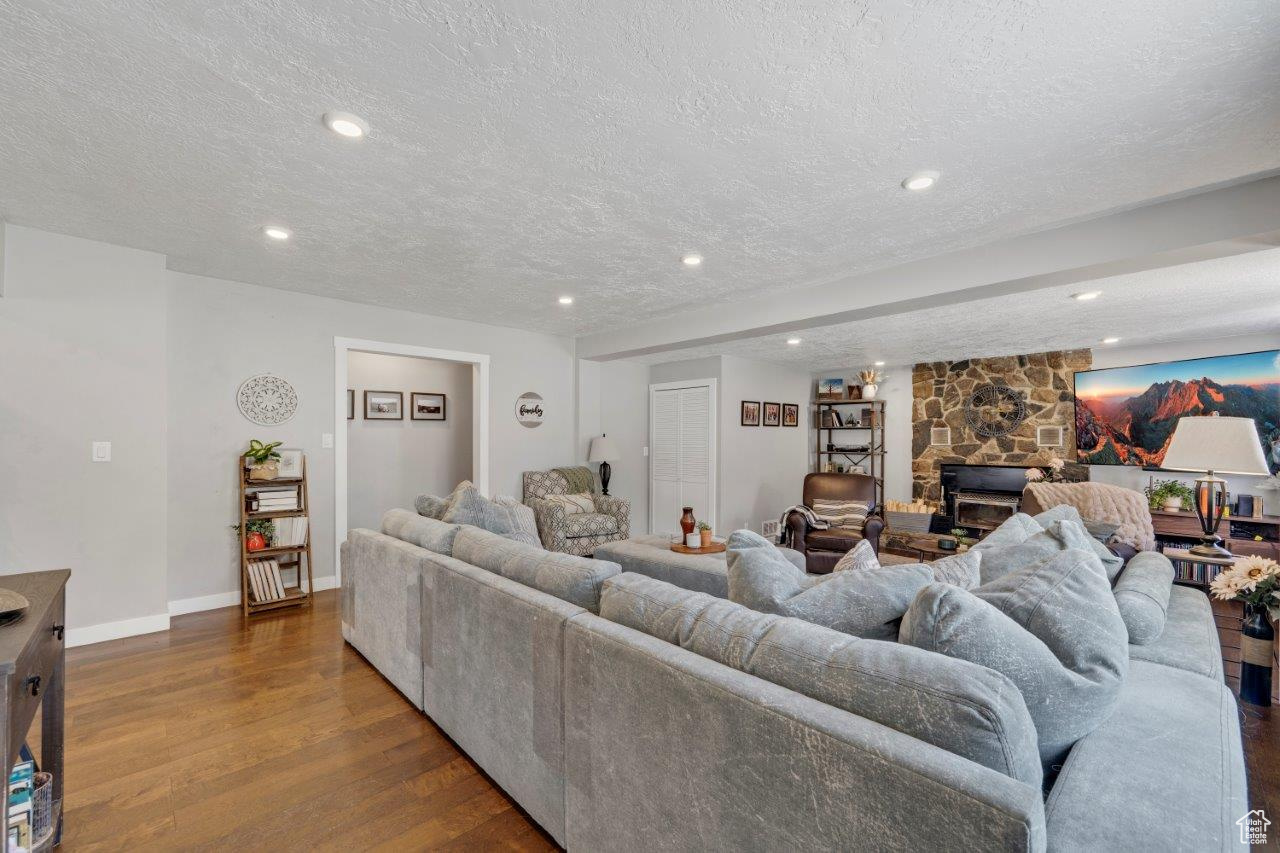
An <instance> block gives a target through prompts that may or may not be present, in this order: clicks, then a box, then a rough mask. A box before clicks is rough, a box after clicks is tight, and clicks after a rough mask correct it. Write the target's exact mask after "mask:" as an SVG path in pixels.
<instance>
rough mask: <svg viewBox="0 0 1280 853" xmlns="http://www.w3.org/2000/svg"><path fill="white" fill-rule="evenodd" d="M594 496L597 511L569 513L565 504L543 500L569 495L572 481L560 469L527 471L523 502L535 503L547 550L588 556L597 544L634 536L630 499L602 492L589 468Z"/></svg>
mask: <svg viewBox="0 0 1280 853" xmlns="http://www.w3.org/2000/svg"><path fill="white" fill-rule="evenodd" d="M583 470H584V471H586V472H587V473H588V474H590V475H591V497H592V500H593V502H594V503H595V505H596V511H595V512H584V513H577V514H572V515H571V514H568V513H566V512H565V510H564V507H563V506H560V505H559V504H553V503H551V502H550V501H546V500H543V498H545V497H547V496H548V495H567V494H571V492H570V491H569V481H568V480H566V479H565V478H564V476H563V475H561V474H560V473H559V472H558V471H525V472H524V502H525V503H526V504H528V505H529V506H531V507H533V512H534V515H535V516H537V519H538V536H539V538H541V539H542V547H544V548H546V549H547V550H548V551H559V552H560V553H563V554H575V555H577V556H579V557H589V556H590V555H591V552H592V551H594V550H595V549H596V546H597V545H603V544H604V543H606V542H614V541H617V540H619V539H627V538H628V537H630V536H631V502H630V501H628V500H625V499H623V498H615V497H612V496H611V495H602V494H600V483H599V481H598V480H596V478H595V475H594V474H593V473H591V471H590V469H589V468H586V467H585V466H583Z"/></svg>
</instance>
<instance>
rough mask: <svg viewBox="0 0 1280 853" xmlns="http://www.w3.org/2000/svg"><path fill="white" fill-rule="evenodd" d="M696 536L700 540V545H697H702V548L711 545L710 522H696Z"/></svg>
mask: <svg viewBox="0 0 1280 853" xmlns="http://www.w3.org/2000/svg"><path fill="white" fill-rule="evenodd" d="M698 538H699V540H700V541H701V545H700V546H699V547H702V548H709V547H711V525H710V524H707V523H706V522H705V521H699V522H698Z"/></svg>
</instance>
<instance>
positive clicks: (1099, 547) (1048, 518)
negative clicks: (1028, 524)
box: [1032, 504, 1124, 583]
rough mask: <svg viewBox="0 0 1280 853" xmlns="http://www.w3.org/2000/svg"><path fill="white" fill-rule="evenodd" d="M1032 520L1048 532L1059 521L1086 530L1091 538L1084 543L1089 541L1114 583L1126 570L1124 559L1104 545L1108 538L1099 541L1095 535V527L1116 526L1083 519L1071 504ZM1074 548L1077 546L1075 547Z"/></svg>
mask: <svg viewBox="0 0 1280 853" xmlns="http://www.w3.org/2000/svg"><path fill="white" fill-rule="evenodd" d="M1032 520H1033V521H1035V522H1036V523H1037V524H1039V525H1040V526H1041V527H1043V528H1044V529H1045V530H1048V529H1049V528H1050V527H1051V526H1052V525H1053V524H1054V522H1058V521H1070V522H1073V523H1075V524H1078V525H1080V526H1081V527H1082V528H1084V532H1085V533H1086V534H1088V537H1089V538H1088V539H1087V540H1084V541H1087V542H1088V544H1089V547H1090V548H1091V549H1092V550H1093V553H1095V554H1097V555H1098V559H1099V560H1100V561H1102V566H1103V568H1105V569H1106V570H1107V577H1108V578H1110V579H1111V581H1112V582H1113V583H1114V582H1115V579H1116V577H1117V576H1118V575H1119V574H1120V570H1121V569H1123V568H1124V559H1123V558H1122V557H1120V556H1117V555H1116V554H1115V553H1113V552H1112V551H1111V549H1110V548H1108V547H1107V546H1106V545H1104V544H1103V542H1104V541H1105V539H1106V538H1107V537H1103V538H1102V539H1099V538H1098V537H1097V536H1096V535H1095V534H1094V528H1095V526H1096V527H1099V528H1100V529H1105V528H1110V527H1114V525H1107V524H1099V523H1093V522H1089V521H1087V520H1085V519H1084V518H1082V517H1081V515H1080V510H1078V509H1076V508H1075V507H1074V506H1072V505H1071V504H1059V505H1057V506H1053V507H1049V508H1048V509H1046V510H1045V511H1044V512H1042V513H1039V514H1038V515H1034V516H1032ZM1112 532H1114V531H1112ZM1072 547H1076V546H1074V545H1073V546H1072Z"/></svg>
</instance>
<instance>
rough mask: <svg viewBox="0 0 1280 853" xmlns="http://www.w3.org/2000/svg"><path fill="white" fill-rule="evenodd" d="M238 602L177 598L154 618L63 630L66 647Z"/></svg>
mask: <svg viewBox="0 0 1280 853" xmlns="http://www.w3.org/2000/svg"><path fill="white" fill-rule="evenodd" d="M337 586H338V578H337V577H336V576H335V575H329V576H328V577H324V578H316V579H315V587H314V591H315V592H322V591H324V590H326V589H334V588H335V587H337ZM239 603H240V591H239V590H233V591H231V592H215V593H214V594H213V595H201V596H197V597H196V598H180V599H178V600H177V601H170V602H169V612H168V613H158V614H156V615H155V616H140V617H138V618H137V619H122V620H120V621H119V622H104V623H102V624H101V625H90V626H88V627H87V628H68V629H67V648H71V647H72V646H87V645H89V644H90V643H103V642H106V641H107V640H119V639H121V638H122V637H134V636H137V635H138V634H154V633H155V632H156V631H168V630H169V617H170V616H182V615H184V614H187V613H201V612H203V611H205V610H217V609H219V608H221V607H235V606H236V605H238V604H239Z"/></svg>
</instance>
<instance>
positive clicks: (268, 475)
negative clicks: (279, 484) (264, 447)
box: [249, 461, 280, 480]
mask: <svg viewBox="0 0 1280 853" xmlns="http://www.w3.org/2000/svg"><path fill="white" fill-rule="evenodd" d="M279 476H280V465H279V464H278V463H276V462H274V461H272V462H260V463H257V464H254V465H250V466H249V479H250V480H274V479H275V478H276V477H279Z"/></svg>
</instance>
